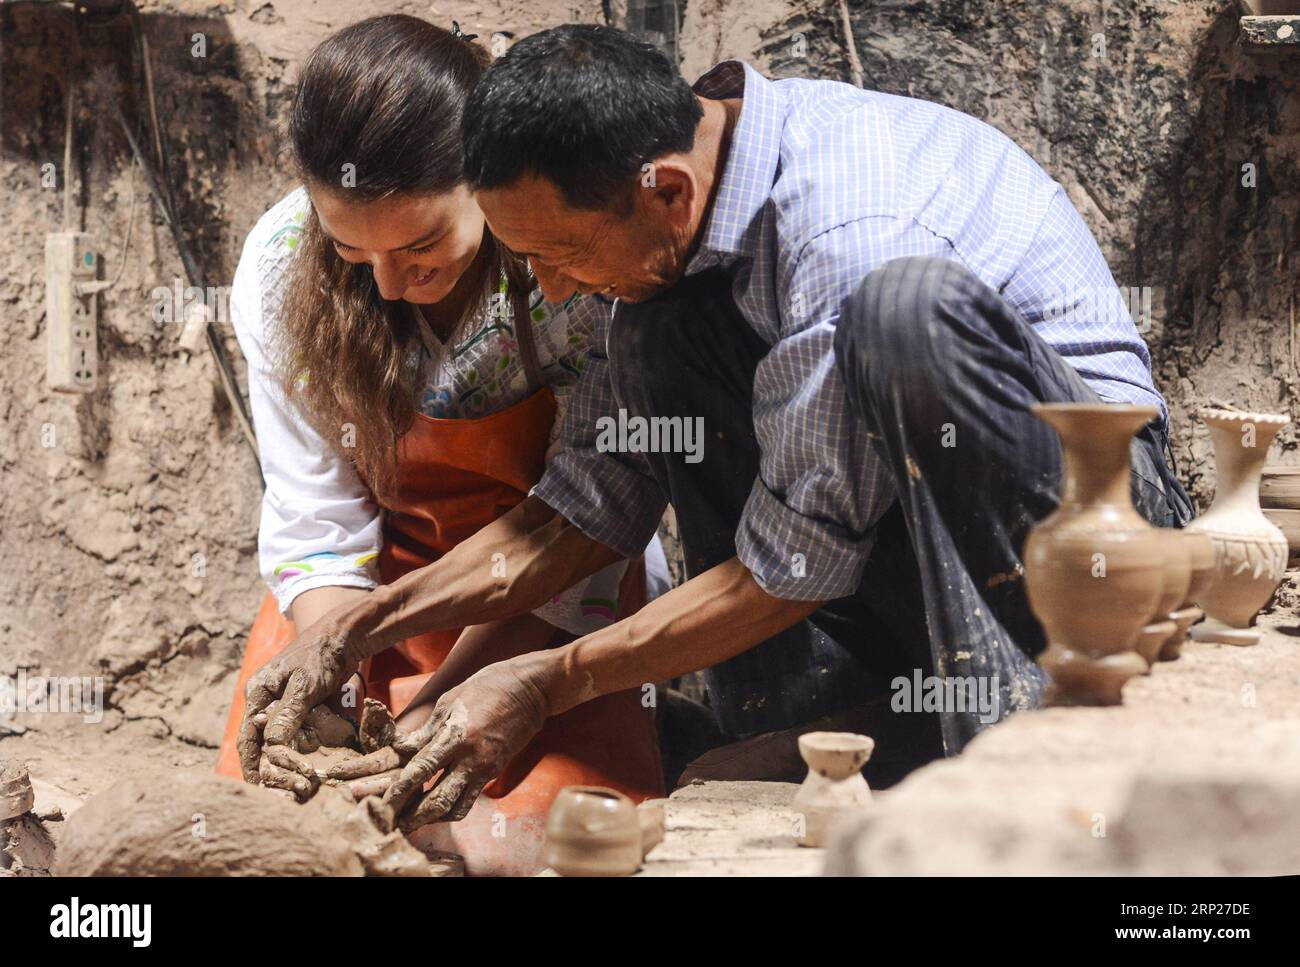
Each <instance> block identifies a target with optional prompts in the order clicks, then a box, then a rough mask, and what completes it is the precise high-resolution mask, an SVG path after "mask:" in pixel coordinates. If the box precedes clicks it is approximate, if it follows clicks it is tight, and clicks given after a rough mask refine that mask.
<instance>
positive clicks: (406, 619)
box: [331, 497, 622, 660]
mask: <svg viewBox="0 0 1300 967" xmlns="http://www.w3.org/2000/svg"><path fill="white" fill-rule="evenodd" d="M621 559H622V555H621V554H619V553H618V552H617V551H614V550H612V549H610V548H608V547H606V546H605V545H603V544H600V543H599V542H597V541H594V540H592V539H591V538H589V537H587V536H586V535H585V534H583V533H582V532H581V531H580V530H578V528H576V527H574V526H573V525H572V524H571V523H569V521H568V520H566V519H565V518H564V517H563V516H562V515H561V514H559V513H557V512H556V511H555V510H553V509H552V508H551V507H549V506H548V505H547V504H545V503H544V502H542V501H541V500H540V499H538V498H536V497H526V498H525V499H524V501H523V502H522V503H520V504H519V506H517V507H515V508H514V509H512V510H510V511H509V512H508V513H506V514H503V515H502V516H501V517H499V518H498V519H497V520H495V521H493V522H492V523H491V524H488V525H487V526H486V527H484V528H483V529H482V530H480V531H479V532H478V533H477V534H475V535H474V536H473V537H470V538H468V539H467V540H464V541H462V542H461V543H460V544H458V545H457V546H456V547H455V548H453V549H452V550H451V551H450V552H448V553H447V554H445V555H443V556H442V557H441V558H439V559H438V560H437V561H435V562H434V563H432V564H430V565H428V566H426V567H422V568H419V569H418V570H415V571H412V572H411V573H410V574H407V575H405V576H404V577H401V578H399V579H398V580H396V581H394V582H393V583H392V584H386V585H384V586H382V587H380V588H377V589H375V590H374V591H372V592H371V593H370V594H368V595H367V596H366V599H365V600H364V601H361V602H359V603H358V604H356V605H353V606H350V607H348V608H347V609H346V610H340V611H339V612H337V613H336V614H334V615H333V616H331V617H332V620H334V621H335V622H336V626H337V627H338V628H339V629H340V631H341V633H343V634H345V635H346V636H347V637H348V639H349V642H350V644H349V653H350V654H351V655H352V656H353V657H354V658H356V659H357V660H360V659H362V658H367V657H369V656H371V655H375V654H378V653H379V652H381V651H383V650H384V649H385V648H388V647H390V646H391V645H394V644H396V643H397V642H399V641H402V640H403V639H405V638H410V637H412V636H413V635H418V634H424V633H425V632H429V631H437V630H440V629H443V628H463V627H467V626H469V625H477V624H483V623H485V622H488V621H495V620H497V619H499V618H506V617H510V616H511V615H516V614H522V613H524V612H526V611H532V610H533V609H534V608H538V607H540V606H541V605H542V604H544V603H545V602H547V601H549V600H550V599H551V598H552V597H554V596H555V595H557V594H559V593H560V592H561V591H563V590H565V589H566V588H568V587H570V586H572V585H573V584H576V583H577V582H578V581H581V580H582V579H583V578H586V577H589V576H590V575H592V574H594V573H595V572H596V571H599V570H600V569H601V568H602V567H606V566H608V565H610V564H613V563H614V562H615V561H618V560H621Z"/></svg>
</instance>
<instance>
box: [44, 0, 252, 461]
mask: <svg viewBox="0 0 1300 967" xmlns="http://www.w3.org/2000/svg"><path fill="white" fill-rule="evenodd" d="M81 15H82V13H81V11H80V10H74V11H73V17H74V33H75V32H76V30H77V27H78V25H79V22H80V21H79V20H78V19H77V18H79V17H80V16H81ZM123 15H125V16H126V18H127V20H128V22H129V24H130V28H131V36H132V41H133V43H132V49H131V60H132V65H133V66H137V65H138V67H139V71H140V80H139V82H138V83H139V87H140V89H139V90H137V92H136V100H137V102H138V103H140V104H141V105H142V107H143V110H142V112H141V114H142V115H143V114H147V116H148V119H149V125H148V126H149V132H150V134H151V142H152V143H151V145H150V147H151V148H152V155H153V156H152V157H150V156H149V154H147V153H146V152H145V151H144V150H143V149H142V147H141V141H142V140H143V139H142V137H141V130H140V129H141V127H142V126H143V117H142V118H141V119H140V120H139V121H138V122H137V124H136V126H135V130H134V131H133V130H132V126H131V125H130V123H128V121H127V119H126V115H125V113H124V112H123V109H122V105H121V104H120V103H119V102H118V99H117V98H113V99H112V101H111V109H112V113H113V116H114V118H115V119H116V121H117V123H118V126H119V127H120V128H121V130H122V134H123V135H124V136H125V138H126V141H127V144H128V145H129V146H130V149H131V156H132V161H131V202H130V205H131V211H130V215H129V216H128V222H127V237H126V240H125V242H124V243H123V247H122V257H121V263H122V264H125V257H126V252H127V251H128V247H129V245H130V237H131V230H132V228H133V226H134V220H135V168H136V166H139V168H140V170H141V171H142V172H143V174H144V178H145V184H146V185H147V186H148V189H149V194H150V195H151V196H152V197H153V201H154V204H155V205H156V206H157V208H158V211H159V213H160V214H161V215H162V218H163V221H164V222H165V223H166V225H167V228H168V230H169V231H170V233H171V236H172V241H173V242H174V243H175V245H176V249H177V253H178V254H179V255H180V260H181V266H182V268H183V269H184V272H185V278H186V280H187V281H188V283H189V286H190V291H194V292H197V293H199V300H200V305H199V309H200V311H201V312H202V319H201V320H200V322H201V323H202V325H203V332H204V338H205V342H206V343H207V346H208V351H209V352H210V353H211V354H212V358H213V361H214V362H215V363H216V366H217V375H218V377H219V379H220V382H221V387H222V390H223V391H224V392H225V395H226V399H227V400H228V402H229V403H230V408H231V412H232V413H233V414H234V417H235V421H236V422H237V423H238V424H239V428H240V431H241V432H242V434H243V437H244V439H245V441H246V442H247V443H248V446H249V448H250V449H251V450H252V451H253V456H254V457H255V458H257V459H258V461H259V463H260V454H259V452H258V447H257V436H256V434H255V433H254V432H253V423H252V419H251V417H250V416H249V413H248V408H247V406H246V405H245V403H244V397H243V395H242V394H241V393H240V391H239V384H238V382H237V381H236V379H235V374H234V370H233V368H232V366H231V364H230V358H229V356H228V355H227V354H226V350H225V346H224V345H223V343H222V341H221V335H220V333H219V332H218V330H217V327H216V324H215V318H214V313H213V309H212V306H210V305H209V304H208V302H207V292H208V288H207V287H206V286H204V285H203V284H202V275H201V273H200V271H199V266H198V262H197V261H196V260H195V258H194V254H193V250H192V249H191V247H190V244H189V240H188V238H187V237H186V234H185V230H184V226H183V224H182V222H181V217H180V206H179V205H178V204H177V201H176V194H175V189H174V188H173V186H174V184H175V179H174V178H173V177H172V170H171V158H170V155H169V154H168V151H167V143H166V140H165V138H164V137H163V129H162V124H161V123H160V122H159V120H158V102H157V97H156V95H155V91H154V80H153V64H152V56H151V51H150V48H149V37H148V33H147V32H146V30H145V27H144V24H143V22H142V20H141V17H140V11H139V10H138V9H137V8H136V6H135V4H134V3H133V2H131V0H124V2H123V3H121V4H119V5H117V6H111V7H110V6H108V5H106V4H101V5H99V8H98V9H97V10H93V11H91V16H92V18H93V19H92V20H91V21H90V22H91V23H93V24H95V25H97V26H102V25H105V24H108V23H111V22H113V21H115V20H117V19H118V18H120V17H122V16H123ZM78 40H79V38H78ZM78 48H79V43H78ZM76 59H78V58H75V57H74V62H75V60H76ZM132 79H133V81H134V80H135V77H134V71H133V72H132ZM101 87H102V89H103V90H105V91H110V90H111V89H112V85H111V84H103V85H101ZM74 92H75V87H74V84H73V82H72V78H71V77H69V79H68V81H67V85H66V93H65V119H64V142H65V143H64V172H65V174H64V205H63V220H64V227H65V228H70V227H72V226H71V221H70V220H71V217H72V215H71V211H72V198H71V181H72V179H71V178H70V177H69V176H68V172H70V171H71V157H72V153H73V142H74V131H73V110H74V105H75V93H74ZM122 264H119V266H118V271H117V273H116V275H115V276H114V278H113V280H112V281H104V282H93V283H89V284H83V285H82V287H81V294H83V295H89V294H91V293H93V292H101V291H103V290H105V289H109V288H111V287H112V286H114V285H116V284H117V281H118V280H119V279H120V278H121V276H122Z"/></svg>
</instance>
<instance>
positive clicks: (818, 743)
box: [790, 732, 876, 846]
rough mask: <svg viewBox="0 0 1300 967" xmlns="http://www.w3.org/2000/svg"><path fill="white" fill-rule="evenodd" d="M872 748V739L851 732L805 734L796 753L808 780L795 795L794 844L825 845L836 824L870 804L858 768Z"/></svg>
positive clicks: (873, 744) (791, 805)
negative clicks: (844, 816)
mask: <svg viewBox="0 0 1300 967" xmlns="http://www.w3.org/2000/svg"><path fill="white" fill-rule="evenodd" d="M875 747H876V742H875V740H874V739H872V738H870V737H869V736H866V735H856V734H854V733H853V732H805V733H804V734H803V735H801V736H799V754H800V755H801V756H803V761H804V762H806V763H807V764H808V777H807V778H806V779H804V781H803V785H801V786H800V787H799V791H798V792H796V793H795V795H794V800H793V801H792V802H791V803H790V809H791V811H793V813H794V816H795V841H796V842H798V844H799V845H800V846H825V845H826V841H827V840H828V839H829V838H830V831H831V828H832V827H833V826H834V825H835V823H836V821H837V820H838V819H839V818H840V817H841V816H843V815H844V813H846V812H849V811H851V810H853V809H856V808H859V807H862V806H866V805H868V804H869V803H870V802H871V789H870V787H868V786H867V780H866V777H864V776H863V775H862V767H863V766H864V765H866V764H867V760H868V759H870V758H871V752H872V750H873V749H875Z"/></svg>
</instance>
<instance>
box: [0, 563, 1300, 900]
mask: <svg viewBox="0 0 1300 967" xmlns="http://www.w3.org/2000/svg"><path fill="white" fill-rule="evenodd" d="M1298 602H1300V572H1296V571H1292V572H1290V573H1289V575H1288V578H1287V581H1286V582H1285V583H1284V585H1283V587H1282V589H1281V591H1280V592H1279V595H1278V598H1277V600H1276V602H1275V605H1274V607H1273V608H1272V609H1271V610H1270V611H1269V612H1268V613H1266V614H1265V615H1264V616H1263V617H1262V618H1261V621H1260V624H1261V627H1262V628H1263V629H1264V635H1263V639H1262V641H1261V642H1260V644H1259V645H1258V646H1255V647H1251V648H1239V647H1233V646H1226V645H1212V644H1198V643H1188V644H1187V645H1186V646H1185V648H1184V653H1183V657H1182V658H1180V659H1179V660H1177V661H1175V662H1172V663H1161V664H1159V665H1157V666H1156V668H1155V670H1154V671H1153V673H1152V674H1151V675H1150V676H1148V677H1145V678H1138V679H1134V680H1133V681H1132V682H1130V684H1129V685H1128V686H1127V687H1126V691H1125V697H1126V702H1125V705H1124V706H1123V707H1120V708H1110V709H1051V710H1048V711H1045V712H1037V713H1031V714H1028V715H1022V716H1019V717H1013V718H1011V719H1009V720H1007V722H1006V723H1004V724H1003V725H1001V726H998V727H995V728H993V729H991V730H989V731H987V732H986V733H984V734H983V735H981V736H980V737H979V738H978V739H977V740H976V741H975V742H973V743H972V744H971V746H970V747H969V749H968V750H967V752H966V753H965V754H964V755H963V756H961V757H959V758H957V759H953V760H948V761H945V762H939V763H934V764H932V765H930V766H926V767H924V768H922V769H920V770H918V771H916V772H914V773H912V775H911V776H909V777H908V778H907V779H905V780H904V781H903V782H902V783H901V784H899V785H897V786H895V787H894V788H892V789H890V790H887V791H885V792H884V793H880V794H878V796H877V800H876V806H875V807H874V808H873V810H872V812H871V813H870V814H869V815H868V816H865V817H864V818H863V819H862V821H861V823H860V824H859V825H858V826H857V827H856V828H854V829H852V830H850V832H849V834H847V835H846V837H845V839H844V841H842V843H841V844H840V845H838V846H837V847H836V848H835V849H833V850H832V851H831V852H832V854H833V855H832V857H831V860H830V862H831V867H832V869H836V870H839V871H852V872H866V873H877V874H888V873H905V874H906V873H931V874H944V873H954V874H970V873H980V872H1004V873H1043V874H1046V873H1062V874H1070V873H1084V872H1092V873H1101V872H1142V873H1198V874H1212V873H1279V872H1296V871H1297V870H1300V822H1297V821H1296V819H1295V815H1296V813H1295V810H1296V809H1300V785H1298V784H1297V783H1300V621H1298V620H1297V615H1298V611H1297V603H1298ZM15 725H18V726H19V727H23V726H25V731H24V732H23V733H22V734H12V733H11V734H8V735H3V734H0V758H4V759H11V760H18V761H21V762H25V763H26V764H27V765H28V767H29V768H30V771H31V775H32V779H33V784H34V786H35V790H36V809H35V811H36V812H37V814H38V815H56V814H61V815H62V816H63V817H64V818H66V817H67V816H69V815H71V814H72V813H73V812H74V811H75V810H76V809H77V808H78V807H79V806H80V804H81V803H82V802H83V801H84V800H86V799H87V798H89V797H90V796H92V795H94V794H95V793H97V792H100V791H102V790H104V789H107V788H108V787H109V786H111V785H112V784H113V783H114V782H116V781H117V780H119V779H121V778H123V777H127V776H131V775H135V774H136V773H138V772H140V771H143V770H156V769H159V768H164V769H165V768H168V767H175V768H207V767H210V766H211V764H212V762H213V761H214V758H215V756H214V753H213V751H212V750H211V749H207V748H202V747H198V746H195V745H192V744H189V743H186V742H184V741H182V740H181V739H179V738H177V737H176V736H175V735H174V734H169V732H168V731H167V729H166V728H164V727H162V726H160V724H159V723H158V722H157V721H156V720H149V719H128V718H126V717H124V716H123V715H122V714H121V713H120V712H115V711H110V712H109V714H108V715H107V716H106V717H105V719H104V721H103V723H100V724H99V725H91V724H86V723H84V722H82V721H81V720H80V719H78V718H77V717H76V716H71V715H27V716H26V717H20V718H18V719H15V720H13V721H11V722H10V723H9V727H10V728H13V727H14V726H15ZM0 728H2V727H0ZM726 778H728V779H737V778H744V777H743V776H737V775H734V774H733V775H728V776H727V777H726ZM703 781H704V780H702V779H700V778H696V779H695V780H694V782H693V783H688V785H687V787H686V788H685V789H684V790H683V793H682V794H681V795H684V796H685V797H686V799H687V800H691V802H692V803H694V802H695V801H696V800H700V801H704V802H705V806H707V808H705V806H700V805H691V804H683V803H679V802H677V801H676V800H675V801H674V806H673V807H672V809H670V813H669V819H670V822H669V830H670V835H669V838H668V840H666V841H665V844H664V846H663V847H661V848H660V849H659V850H658V851H657V852H656V853H654V854H652V856H651V859H652V860H653V862H652V863H650V864H649V865H648V866H647V872H648V873H650V874H652V875H683V874H687V873H708V872H713V873H723V872H730V873H737V874H740V873H746V872H754V873H757V872H763V873H789V874H808V873H814V872H817V871H818V870H820V869H821V863H822V860H821V859H820V858H818V859H817V860H816V861H813V860H812V859H811V858H810V856H809V854H808V853H807V852H806V851H799V850H797V849H794V848H793V843H792V842H787V839H788V829H789V823H788V816H787V815H786V813H787V812H788V809H786V804H785V800H784V798H782V797H778V799H780V800H781V801H779V802H777V801H773V798H772V797H773V795H774V794H775V791H778V790H785V791H787V792H788V791H791V790H793V788H794V787H793V786H790V785H786V784H777V783H759V784H752V783H740V784H738V785H737V784H735V783H722V784H715V783H709V784H708V788H701V783H702V782H703ZM709 789H715V790H718V792H709ZM723 793H725V795H723ZM710 804H711V805H710ZM700 810H703V811H702V812H701V811H700ZM697 813H698V815H697ZM715 813H716V814H717V815H714V814H715ZM60 825H61V823H60V821H58V820H57V819H55V821H52V822H49V823H48V828H49V829H50V831H51V833H52V834H53V836H54V838H55V841H56V842H57V840H58V836H59V832H60ZM1108 826H1109V831H1108ZM1098 830H1100V835H1098Z"/></svg>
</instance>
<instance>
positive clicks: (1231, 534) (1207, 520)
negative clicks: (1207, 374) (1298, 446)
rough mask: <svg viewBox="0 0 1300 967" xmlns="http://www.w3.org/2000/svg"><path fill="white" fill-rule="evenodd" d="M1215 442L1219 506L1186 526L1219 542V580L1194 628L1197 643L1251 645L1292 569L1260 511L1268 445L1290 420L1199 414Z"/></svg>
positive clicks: (1278, 535) (1214, 412) (1201, 602)
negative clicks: (1263, 611) (1257, 623)
mask: <svg viewBox="0 0 1300 967" xmlns="http://www.w3.org/2000/svg"><path fill="white" fill-rule="evenodd" d="M1198 415H1199V416H1200V418H1201V421H1202V422H1204V423H1205V424H1206V425H1207V426H1209V428H1210V436H1211V437H1212V438H1213V439H1214V462H1215V469H1216V471H1217V474H1218V479H1217V481H1216V483H1215V487H1214V503H1213V504H1212V505H1211V506H1210V509H1209V510H1208V511H1206V513H1205V516H1204V517H1200V518H1197V519H1196V520H1194V521H1192V522H1191V523H1190V524H1188V525H1187V529H1188V530H1189V531H1194V532H1197V533H1201V534H1205V535H1206V536H1208V537H1209V538H1210V540H1211V541H1213V543H1214V555H1215V576H1214V580H1213V581H1212V582H1211V584H1210V587H1209V588H1208V589H1207V590H1206V591H1204V592H1202V594H1201V597H1200V599H1199V600H1198V601H1197V603H1198V604H1199V605H1200V606H1201V607H1202V608H1204V609H1205V613H1206V614H1207V615H1209V620H1208V621H1206V622H1205V623H1204V624H1202V625H1197V626H1196V627H1195V628H1193V629H1192V632H1191V635H1192V638H1193V639H1194V640H1196V641H1217V642H1221V643H1223V644H1229V645H1253V644H1255V643H1256V642H1258V641H1259V629H1257V628H1252V627H1251V625H1252V624H1253V623H1254V620H1255V615H1256V614H1258V613H1259V609H1260V608H1262V607H1263V606H1264V605H1265V604H1267V603H1268V600H1269V598H1271V597H1272V596H1273V592H1274V591H1276V590H1277V586H1278V584H1280V583H1281V581H1282V574H1283V572H1284V571H1285V570H1286V559H1287V543H1286V537H1284V536H1283V534H1282V532H1281V531H1280V530H1278V529H1277V527H1275V526H1274V525H1273V524H1272V523H1270V522H1269V520H1268V518H1266V517H1265V516H1264V512H1263V511H1262V510H1260V507H1259V481H1260V476H1261V474H1262V473H1263V470H1264V461H1265V459H1266V458H1267V457H1268V445H1269V443H1271V442H1272V440H1273V437H1274V436H1276V435H1277V431H1278V430H1280V429H1282V427H1284V426H1286V425H1287V424H1288V423H1290V422H1291V418H1290V417H1289V416H1279V415H1276V414H1271V413H1243V412H1239V411H1236V410H1213V409H1206V410H1201V411H1200V413H1199V414H1198Z"/></svg>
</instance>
